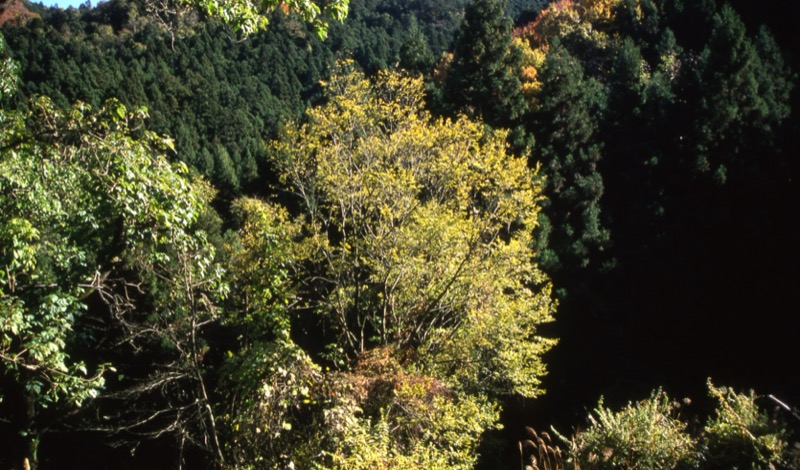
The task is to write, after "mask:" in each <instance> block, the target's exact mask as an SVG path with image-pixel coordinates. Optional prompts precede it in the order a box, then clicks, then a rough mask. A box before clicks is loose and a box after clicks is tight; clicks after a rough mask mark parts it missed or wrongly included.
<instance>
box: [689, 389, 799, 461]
mask: <svg viewBox="0 0 800 470" xmlns="http://www.w3.org/2000/svg"><path fill="white" fill-rule="evenodd" d="M708 391H709V394H710V395H711V396H712V397H713V398H715V399H716V400H717V401H718V406H717V408H716V410H715V414H714V416H713V417H711V418H709V420H708V421H707V423H706V426H705V428H704V435H703V440H702V448H703V453H704V454H705V455H706V462H707V464H708V465H709V466H710V467H712V468H739V469H744V468H752V469H756V468H776V467H779V468H780V467H782V465H783V464H785V463H786V462H785V461H784V457H785V454H786V450H787V448H788V440H787V439H788V433H787V431H786V428H785V426H784V424H783V423H782V422H781V421H780V420H779V419H777V417H774V416H770V415H769V414H768V413H766V412H765V411H763V410H762V409H760V408H759V407H758V405H757V404H756V399H757V398H758V397H757V396H756V395H755V393H754V392H753V391H752V390H751V391H750V392H749V393H747V394H744V393H736V392H735V391H733V390H732V389H730V388H727V387H719V388H717V387H715V386H714V384H712V383H711V380H709V381H708Z"/></svg>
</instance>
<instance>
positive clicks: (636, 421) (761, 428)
mask: <svg viewBox="0 0 800 470" xmlns="http://www.w3.org/2000/svg"><path fill="white" fill-rule="evenodd" d="M708 390H709V394H710V395H711V397H712V398H714V399H716V401H717V406H716V408H715V409H714V411H713V415H712V416H709V417H708V418H707V419H706V421H705V426H704V427H702V428H700V427H699V426H698V427H697V428H698V429H696V430H697V432H698V433H699V434H700V435H699V436H698V435H697V434H694V433H692V434H690V433H689V431H688V430H687V424H686V422H685V421H683V420H681V419H680V417H679V415H678V409H679V407H680V404H679V403H677V402H675V401H673V400H671V399H670V398H669V396H667V394H666V393H665V392H663V391H662V390H661V389H658V390H655V391H653V392H652V393H651V394H650V397H649V398H647V399H645V400H642V401H639V402H637V403H635V404H631V403H629V404H628V405H627V406H626V407H624V408H623V409H622V410H620V411H613V410H611V409H609V408H606V407H605V406H604V405H603V399H602V398H601V399H600V402H599V403H598V405H597V407H596V408H595V409H594V411H592V412H591V413H590V414H589V416H588V421H589V426H588V428H587V429H586V430H585V431H578V432H577V433H576V434H575V435H574V436H573V437H572V438H570V439H568V438H566V437H564V436H561V435H559V434H558V433H556V435H557V436H558V437H559V438H560V439H561V441H562V442H563V443H564V444H566V446H567V447H568V450H567V452H564V453H563V455H567V456H568V457H567V458H566V459H562V457H561V455H562V452H561V451H562V450H564V449H559V448H557V447H556V446H555V445H553V443H552V441H551V440H550V438H549V435H548V434H547V433H541V437H540V435H539V434H537V433H536V432H535V431H533V430H532V429H528V433H529V434H530V437H529V438H528V439H526V440H523V441H521V442H520V452H521V453H522V455H521V458H522V459H523V461H524V462H527V467H525V468H526V469H527V468H530V469H532V470H533V469H537V470H538V469H540V468H545V469H563V468H575V469H584V470H585V469H611V468H625V469H661V468H724V469H774V468H786V467H791V464H790V463H789V461H788V457H789V456H788V449H789V444H788V442H789V441H788V440H789V432H788V431H787V428H786V426H785V423H783V422H782V421H781V420H780V419H778V417H776V416H772V415H770V414H769V413H767V412H766V411H764V410H763V409H762V408H761V407H759V406H758V404H757V403H756V400H757V399H758V398H759V397H758V396H756V395H755V393H754V392H753V391H752V390H751V391H750V392H749V393H746V394H745V393H736V392H735V391H733V390H732V389H730V388H726V387H719V388H717V387H715V386H714V385H713V384H712V383H711V380H710V379H709V381H708ZM793 468H794V467H793Z"/></svg>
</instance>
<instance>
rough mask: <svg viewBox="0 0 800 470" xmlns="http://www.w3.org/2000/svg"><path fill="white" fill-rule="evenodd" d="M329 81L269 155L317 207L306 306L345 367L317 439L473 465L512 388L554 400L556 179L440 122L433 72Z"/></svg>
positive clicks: (498, 143) (334, 381)
mask: <svg viewBox="0 0 800 470" xmlns="http://www.w3.org/2000/svg"><path fill="white" fill-rule="evenodd" d="M349 67H351V66H350V65H349V64H343V65H342V70H345V69H347V68H349ZM325 88H326V91H327V95H328V101H327V103H326V104H325V105H323V106H320V107H317V108H314V109H311V110H309V111H308V112H307V114H306V117H305V119H304V120H303V121H302V122H295V123H290V124H289V125H287V126H286V128H285V129H284V132H283V137H282V139H281V140H280V141H279V142H276V143H275V144H274V146H273V152H272V154H273V159H274V162H275V164H276V166H277V168H278V170H279V173H280V174H281V179H282V183H283V184H284V188H285V189H286V190H287V191H289V192H290V193H292V194H294V195H295V196H296V202H297V203H298V204H297V205H296V207H297V208H299V210H300V211H301V212H302V214H301V215H302V216H301V217H300V218H299V219H298V220H299V221H300V222H299V223H300V225H301V226H300V228H299V231H294V232H293V233H294V234H295V235H294V240H295V242H294V247H293V248H292V253H293V255H292V256H293V262H292V263H291V266H290V268H289V269H290V272H289V274H288V276H287V279H288V280H289V282H293V283H294V285H293V287H292V292H293V294H292V299H293V302H292V306H291V308H292V309H293V310H294V311H295V314H294V318H297V315H305V316H304V317H302V319H303V321H302V322H299V323H298V324H302V325H303V329H304V330H308V329H309V328H311V329H313V327H310V326H309V322H317V323H318V324H321V325H323V326H324V328H322V329H320V331H321V332H320V333H319V334H321V335H322V336H324V338H325V341H327V343H328V344H327V345H326V346H327V348H326V351H327V356H326V357H327V360H328V365H329V366H334V370H332V371H330V372H326V373H324V377H323V379H322V381H321V382H319V383H318V384H317V385H312V386H311V387H310V390H311V394H312V395H314V397H313V402H314V403H317V406H318V407H319V408H317V409H318V410H319V409H320V408H324V410H323V411H322V412H320V414H317V416H318V417H319V418H318V419H320V420H321V421H322V422H321V423H320V425H319V427H318V429H320V430H321V431H320V432H321V433H322V434H321V435H319V433H316V434H315V435H311V436H309V437H308V438H306V439H305V442H307V444H306V445H307V446H309V449H311V448H312V447H313V448H314V449H315V450H314V452H313V455H319V456H320V459H319V461H316V462H314V464H315V465H317V466H322V467H332V468H349V469H353V468H471V467H472V466H473V465H474V464H475V462H476V460H477V457H478V453H477V448H478V445H479V443H480V439H481V436H482V434H483V432H484V431H485V430H487V429H492V428H496V427H497V426H498V420H499V413H498V405H497V404H498V399H499V397H500V396H501V395H509V394H517V395H523V396H528V397H532V396H536V395H538V394H540V393H542V390H541V388H540V379H541V377H542V376H543V374H544V373H545V368H544V365H543V363H542V360H541V356H542V354H543V353H544V352H545V351H547V350H548V349H549V348H550V347H551V346H552V345H553V344H554V343H555V340H554V339H549V338H543V337H541V336H539V335H538V334H537V327H538V326H539V325H540V324H541V323H543V322H548V321H551V320H552V313H553V310H554V308H555V304H554V302H553V300H552V299H551V295H550V290H551V287H550V283H549V281H548V280H547V278H546V277H545V275H544V274H543V273H542V272H541V271H540V270H539V269H538V267H537V265H536V264H535V263H534V252H533V249H532V240H531V231H532V229H533V227H534V225H535V224H536V220H537V215H538V212H539V201H540V198H541V180H540V178H539V177H538V176H537V172H536V171H535V170H531V169H529V168H528V166H527V165H526V162H525V160H524V159H521V158H515V157H513V156H511V155H510V154H509V153H508V152H507V145H506V136H505V132H496V131H489V130H487V128H486V127H485V126H484V125H483V124H482V123H480V122H474V121H470V120H468V119H466V118H463V117H462V118H459V119H457V120H455V121H453V120H448V119H434V118H433V117H431V115H430V114H429V113H428V112H427V111H426V110H425V109H424V102H423V95H424V91H423V84H422V81H421V80H420V79H415V78H409V77H406V76H401V75H398V74H392V73H383V74H379V75H378V77H377V78H376V79H375V80H374V81H369V80H367V79H366V78H365V77H364V76H363V75H362V74H360V73H358V72H354V71H351V72H349V73H348V72H341V73H339V74H335V75H334V76H333V78H331V80H330V81H329V82H328V83H326V84H325ZM304 311H305V312H308V311H310V312H313V313H311V314H308V313H300V312H304ZM318 339H319V338H318V337H315V340H318ZM307 343H308V342H307ZM312 355H313V354H312ZM312 434H313V433H312ZM320 448H321V449H323V453H322V454H320V453H319V449H320ZM294 454H295V456H294V457H292V461H296V462H300V463H302V460H298V459H301V458H302V457H301V454H304V455H310V453H309V452H305V451H303V450H302V449H296V450H295V452H294Z"/></svg>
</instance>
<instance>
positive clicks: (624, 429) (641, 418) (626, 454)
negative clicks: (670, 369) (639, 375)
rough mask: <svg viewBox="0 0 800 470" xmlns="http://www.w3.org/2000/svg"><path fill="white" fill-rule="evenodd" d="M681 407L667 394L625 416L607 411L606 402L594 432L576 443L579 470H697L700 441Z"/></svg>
mask: <svg viewBox="0 0 800 470" xmlns="http://www.w3.org/2000/svg"><path fill="white" fill-rule="evenodd" d="M677 408H678V405H677V404H675V403H673V402H671V401H670V398H669V397H668V396H667V394H666V393H664V392H663V391H662V390H661V389H658V390H656V391H654V392H653V393H652V394H651V395H650V398H647V399H645V400H642V401H640V402H638V403H636V404H631V403H629V404H628V405H627V406H626V407H625V408H623V409H622V410H621V411H612V410H611V409H609V408H606V407H605V406H603V399H602V398H601V399H600V402H599V403H598V405H597V407H596V408H595V410H594V411H593V412H592V413H591V414H589V423H590V426H589V428H588V429H587V430H586V431H584V432H583V433H580V434H578V435H577V436H576V437H575V438H573V441H572V446H573V456H572V457H573V461H574V464H575V466H576V467H580V468H592V469H605V468H629V469H635V468H641V469H655V468H676V467H683V466H691V464H692V462H693V461H694V460H695V459H696V457H697V454H696V451H695V450H694V447H695V441H694V440H693V439H692V438H691V437H690V436H689V434H688V433H687V432H686V424H685V423H683V422H682V421H681V420H680V419H678V416H677Z"/></svg>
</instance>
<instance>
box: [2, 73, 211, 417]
mask: <svg viewBox="0 0 800 470" xmlns="http://www.w3.org/2000/svg"><path fill="white" fill-rule="evenodd" d="M3 64H4V65H3V70H2V76H1V81H2V83H3V92H4V94H5V93H8V92H13V83H14V82H15V80H16V78H15V77H14V76H13V74H11V72H13V70H12V69H13V67H11V66H9V65H8V63H5V62H4V63H3ZM6 85H8V86H6ZM146 114H147V113H146V110H144V109H137V110H134V111H129V110H127V109H126V108H125V107H124V106H123V105H122V104H121V103H119V102H117V101H113V100H112V101H109V102H107V103H106V104H105V105H104V106H102V107H100V108H99V109H92V108H91V107H90V106H88V105H85V104H81V103H78V104H75V105H74V106H72V107H71V108H69V109H65V110H62V109H57V108H55V107H54V105H53V104H52V103H51V102H50V100H48V99H47V98H36V99H32V100H30V101H28V102H27V104H26V110H25V111H21V110H14V109H7V108H5V107H4V108H3V110H2V113H1V114H0V213H1V214H2V218H0V272H2V274H0V309H1V310H2V312H1V314H0V370H2V371H3V373H5V374H7V376H8V377H9V378H12V379H13V380H15V381H16V382H17V383H18V384H19V385H20V386H21V387H22V388H24V389H25V390H27V391H28V392H30V394H29V395H28V397H29V398H28V399H29V400H30V401H31V402H30V403H29V404H28V405H29V406H30V409H31V410H33V414H34V415H35V413H37V412H38V411H37V410H39V409H40V408H41V407H51V406H53V405H55V404H59V403H63V404H70V405H80V404H81V403H82V402H83V401H85V400H86V399H89V398H94V397H95V396H97V394H98V391H99V389H100V388H101V387H102V386H103V373H104V371H105V370H107V369H108V367H109V366H106V365H97V364H94V365H87V364H85V363H83V362H81V361H80V360H76V359H73V358H72V357H71V354H70V351H71V350H72V349H74V347H75V346H77V345H78V344H79V343H81V345H82V346H87V345H84V344H82V342H85V341H91V337H92V332H91V331H85V330H82V329H81V328H86V325H85V324H84V323H82V322H81V319H82V318H84V317H86V315H87V314H89V313H90V312H89V309H88V308H87V305H88V304H89V302H88V298H89V297H90V296H94V297H95V298H96V299H97V300H102V301H104V303H105V304H106V305H107V306H108V308H109V313H110V314H112V315H117V316H118V317H120V318H121V317H122V316H123V315H124V314H125V312H126V311H127V309H129V308H130V307H131V299H130V298H129V297H127V296H126V292H129V290H127V288H126V287H134V285H129V284H128V282H134V281H135V280H136V278H133V279H130V278H128V279H125V278H123V276H125V275H127V276H131V270H134V272H143V271H146V270H150V271H151V272H153V273H155V274H156V275H157V272H158V269H159V268H158V267H159V266H162V265H164V264H165V263H166V262H168V261H169V258H170V257H171V256H172V255H171V254H170V253H176V252H181V251H183V252H185V251H187V250H190V248H191V247H196V246H197V245H198V244H200V245H202V244H203V243H204V241H203V239H202V237H201V238H196V237H194V236H193V235H192V234H191V233H190V232H189V230H188V227H189V226H190V225H191V224H192V223H193V222H194V221H195V219H196V218H197V217H198V214H199V212H200V210H201V205H202V204H203V203H204V202H205V201H202V200H201V198H199V197H198V196H197V195H196V194H195V193H194V190H193V187H192V185H191V184H190V183H189V181H188V180H187V178H186V172H187V169H186V168H185V166H183V165H174V164H171V163H169V162H168V160H167V159H166V158H165V157H164V156H163V155H162V153H161V152H163V151H165V150H169V149H171V148H172V144H171V141H169V140H167V139H165V138H162V137H160V136H157V135H155V134H153V133H150V132H148V131H144V130H142V129H140V128H139V124H140V123H141V121H142V119H144V118H145V117H146ZM167 245H168V246H170V247H171V251H170V250H166V249H165V247H166V246H167ZM201 259H202V257H199V256H195V257H193V258H192V260H191V263H195V264H197V266H195V268H197V269H200V270H202V268H203V267H202V266H201V264H202V263H201V262H200V261H199V260H201ZM198 263H199V264H198ZM193 269H194V268H193ZM123 273H125V274H123ZM195 276H197V277H203V276H202V275H201V274H198V273H195ZM136 287H137V288H138V287H141V286H136ZM94 314H96V312H95V313H94ZM0 393H2V394H6V393H10V392H8V391H6V390H3V391H2V392H0ZM28 418H29V419H31V420H33V419H34V418H35V416H33V415H30V413H29V416H28ZM30 425H31V426H33V424H30ZM26 432H28V433H34V432H36V431H35V430H34V429H29V430H27V431H26Z"/></svg>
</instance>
